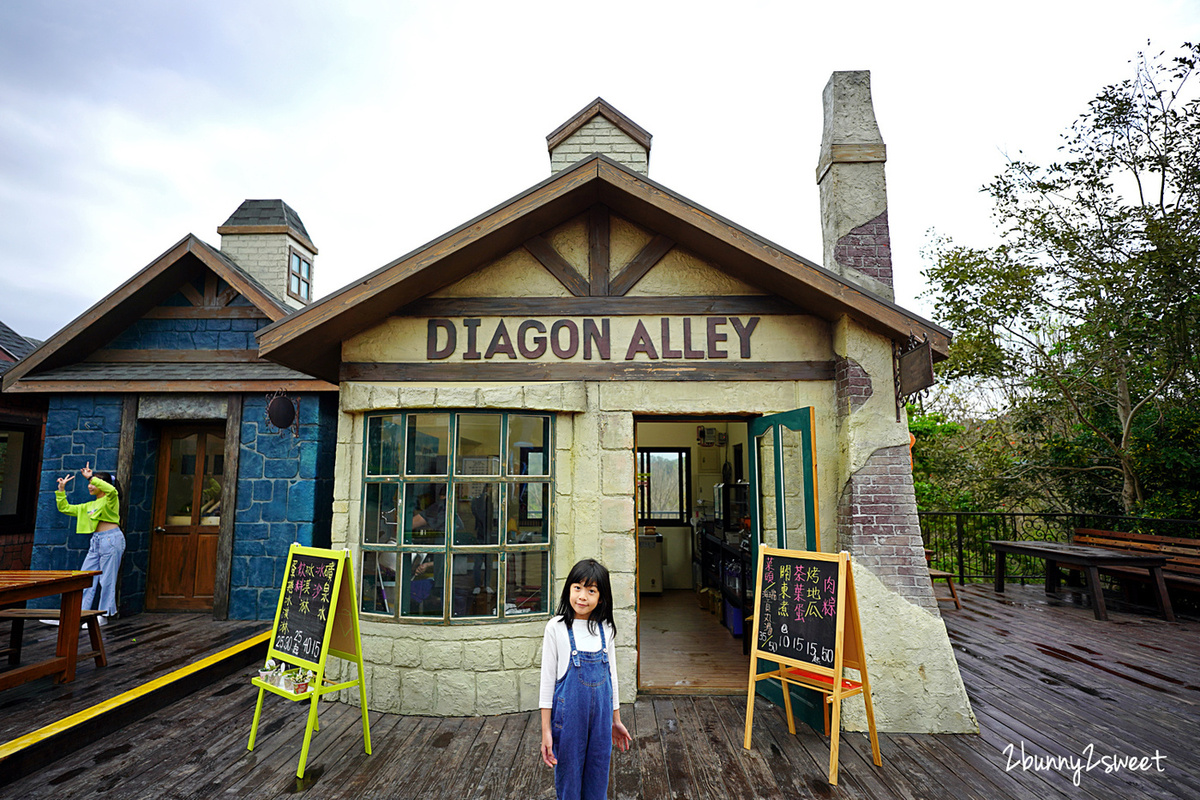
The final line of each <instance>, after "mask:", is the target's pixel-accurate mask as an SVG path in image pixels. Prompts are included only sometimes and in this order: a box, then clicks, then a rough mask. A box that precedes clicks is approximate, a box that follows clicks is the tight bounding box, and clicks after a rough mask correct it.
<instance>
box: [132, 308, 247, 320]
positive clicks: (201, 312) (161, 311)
mask: <svg viewBox="0 0 1200 800" xmlns="http://www.w3.org/2000/svg"><path fill="white" fill-rule="evenodd" d="M142 317H143V319H270V317H268V316H267V315H266V314H264V313H263V312H262V311H261V310H260V309H259V308H257V307H255V306H222V307H219V308H215V307H214V308H205V307H202V306H156V307H154V308H151V309H150V310H148V311H147V312H146V313H145V314H143V315H142Z"/></svg>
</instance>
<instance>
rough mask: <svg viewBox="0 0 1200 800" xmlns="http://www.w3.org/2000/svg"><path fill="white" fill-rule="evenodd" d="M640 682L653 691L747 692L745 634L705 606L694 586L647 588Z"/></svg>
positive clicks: (643, 599) (642, 613) (643, 604)
mask: <svg viewBox="0 0 1200 800" xmlns="http://www.w3.org/2000/svg"><path fill="white" fill-rule="evenodd" d="M638 613H639V614H640V620H641V626H640V629H639V631H638V634H639V638H638V641H639V642H640V643H641V654H640V655H641V657H640V663H639V664H638V688H639V689H640V690H641V691H644V692H646V693H648V694H741V695H742V696H743V697H744V696H745V694H746V676H747V675H748V674H749V672H750V656H744V655H742V640H741V639H738V638H735V637H734V636H733V635H731V634H730V633H729V631H728V630H726V629H725V628H724V626H722V625H721V620H720V617H718V616H717V615H716V614H715V613H713V612H711V611H705V610H704V609H702V608H700V606H699V605H698V603H697V602H696V593H695V592H693V591H691V590H690V589H668V590H667V591H665V592H663V593H662V595H660V596H655V595H649V594H644V595H642V596H641V604H640V607H639V609H638Z"/></svg>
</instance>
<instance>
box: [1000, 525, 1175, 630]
mask: <svg viewBox="0 0 1200 800" xmlns="http://www.w3.org/2000/svg"><path fill="white" fill-rule="evenodd" d="M988 544H990V545H991V546H992V548H993V549H994V550H995V551H996V587H995V588H996V591H997V592H1003V591H1004V576H1005V569H1006V565H1005V555H1006V554H1008V553H1012V554H1014V555H1022V556H1033V557H1035V558H1042V559H1045V560H1046V594H1053V593H1054V592H1056V591H1058V567H1059V566H1060V565H1061V566H1066V567H1074V568H1076V569H1079V570H1082V571H1083V572H1086V573H1087V576H1088V588H1089V589H1090V590H1091V592H1090V593H1091V595H1092V611H1093V612H1094V613H1095V615H1096V619H1098V620H1107V619H1108V609H1106V608H1105V607H1104V590H1103V588H1101V586H1100V569H1101V568H1102V567H1141V568H1144V569H1146V570H1149V572H1150V580H1151V583H1153V584H1154V585H1155V587H1156V588H1157V598H1158V610H1159V611H1160V612H1161V613H1162V615H1163V618H1164V619H1166V620H1167V621H1168V622H1174V621H1175V612H1174V611H1173V610H1172V609H1171V598H1170V596H1169V595H1168V594H1167V584H1166V582H1165V581H1164V580H1163V565H1164V564H1166V563H1167V558H1166V556H1161V555H1141V554H1137V553H1129V552H1123V551H1120V550H1109V549H1108V548H1106V547H1087V546H1085V545H1078V544H1067V543H1066V542H1036V541H1008V540H1001V539H993V540H992V541H990V542H988Z"/></svg>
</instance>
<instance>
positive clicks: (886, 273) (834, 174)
mask: <svg viewBox="0 0 1200 800" xmlns="http://www.w3.org/2000/svg"><path fill="white" fill-rule="evenodd" d="M821 99H822V105H823V106H824V111H825V124H824V126H823V130H822V133H821V156H820V160H819V161H818V163H817V185H818V186H819V187H820V189H821V234H822V239H823V241H824V264H825V267H826V268H827V269H830V270H833V271H834V272H837V273H838V274H839V275H841V276H842V277H843V278H845V279H846V280H847V281H850V282H851V283H854V284H857V285H859V286H862V287H863V288H864V289H867V290H869V291H871V292H873V293H874V294H877V295H880V296H882V297H885V298H887V299H888V300H894V299H895V291H894V289H893V284H892V249H891V237H890V234H889V232H888V217H887V185H886V183H885V181H884V177H883V166H884V162H885V161H887V148H886V147H885V146H884V144H883V137H882V136H880V134H879V125H878V124H876V122H875V109H874V107H873V106H872V104H871V73H870V72H869V71H867V70H860V71H856V72H835V73H833V75H831V76H830V78H829V83H827V84H826V85H825V91H824V93H823V95H822V98H821Z"/></svg>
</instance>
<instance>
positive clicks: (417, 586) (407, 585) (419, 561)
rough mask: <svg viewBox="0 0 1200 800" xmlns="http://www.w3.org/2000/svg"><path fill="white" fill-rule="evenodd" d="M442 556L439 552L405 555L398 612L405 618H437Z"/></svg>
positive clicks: (442, 563)
mask: <svg viewBox="0 0 1200 800" xmlns="http://www.w3.org/2000/svg"><path fill="white" fill-rule="evenodd" d="M445 563H446V556H445V554H443V553H405V554H404V555H403V560H402V561H401V564H402V570H401V574H402V575H403V576H404V579H403V581H402V585H401V587H400V590H401V601H400V613H401V615H403V616H405V617H441V616H442V588H443V587H444V585H445V583H444V581H445V570H444V567H445Z"/></svg>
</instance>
